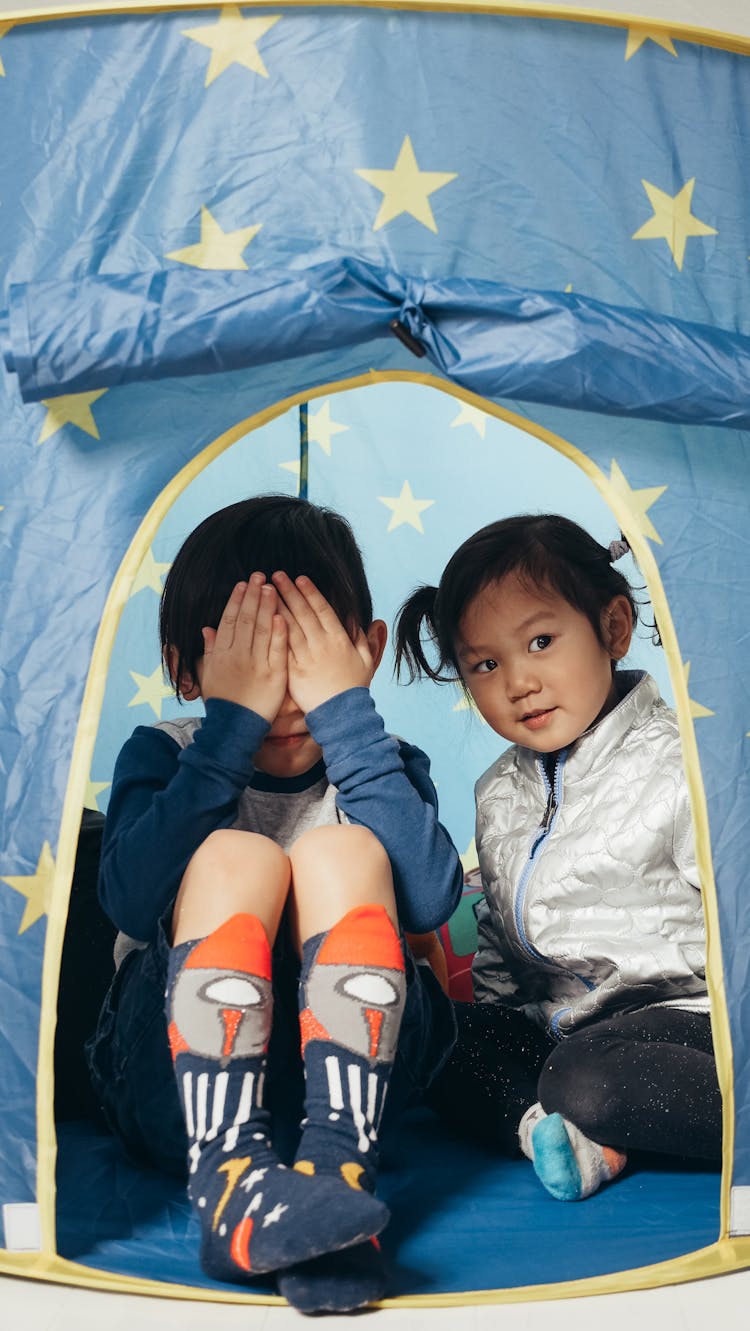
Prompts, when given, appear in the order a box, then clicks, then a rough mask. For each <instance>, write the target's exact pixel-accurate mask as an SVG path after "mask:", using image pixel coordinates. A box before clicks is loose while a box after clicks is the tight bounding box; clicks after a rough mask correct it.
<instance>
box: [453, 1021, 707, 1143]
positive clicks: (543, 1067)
mask: <svg viewBox="0 0 750 1331" xmlns="http://www.w3.org/2000/svg"><path fill="white" fill-rule="evenodd" d="M456 1019H457V1022H458V1042H457V1044H456V1047H455V1049H454V1051H453V1054H452V1055H451V1057H450V1059H449V1060H448V1063H447V1064H446V1066H445V1067H444V1069H443V1070H442V1072H441V1073H440V1075H439V1077H438V1078H437V1080H436V1081H435V1082H434V1083H433V1085H432V1086H431V1088H430V1091H429V1096H428V1103H429V1104H430V1105H431V1106H432V1107H433V1108H434V1109H435V1110H436V1111H437V1112H438V1113H439V1114H440V1116H441V1117H442V1118H444V1119H445V1120H446V1122H448V1123H449V1124H450V1125H451V1126H452V1127H454V1128H457V1129H458V1130H459V1131H461V1132H464V1133H466V1135H468V1136H471V1137H472V1138H473V1139H474V1140H479V1141H482V1142H483V1143H484V1144H485V1145H488V1146H491V1147H494V1148H495V1149H500V1150H503V1151H506V1152H511V1153H513V1152H516V1151H517V1150H518V1138H517V1135H516V1134H517V1129H518V1124H519V1122H520V1120H521V1117H522V1116H523V1114H524V1112H525V1110H526V1109H528V1107H529V1105H531V1104H534V1103H535V1102H536V1101H537V1100H539V1101H540V1102H541V1104H542V1107H543V1108H544V1109H545V1110H546V1111H547V1113H548V1114H550V1113H553V1112H555V1111H557V1112H558V1113H560V1114H562V1115H564V1117H565V1118H567V1119H569V1121H570V1122H571V1123H575V1124H576V1126H577V1127H578V1128H580V1129H581V1131H582V1132H584V1133H585V1134H586V1136H587V1137H590V1138H591V1139H592V1141H596V1142H599V1143H600V1144H601V1145H602V1146H613V1147H615V1148H616V1149H618V1150H621V1151H628V1150H638V1151H655V1152H658V1153H663V1154H667V1155H679V1156H686V1157H689V1158H692V1159H698V1160H713V1161H719V1160H721V1096H720V1094H719V1087H718V1082H717V1079H716V1063H715V1060H714V1053H713V1044H712V1041H711V1023H710V1019H709V1017H708V1016H707V1015H705V1014H704V1013H694V1012H687V1011H681V1010H680V1009H678V1008H669V1007H649V1008H642V1009H641V1010H640V1011H639V1012H630V1013H624V1014H621V1015H619V1016H616V1017H614V1018H611V1019H609V1020H606V1021H605V1020H603V1021H598V1022H594V1023H593V1024H592V1025H590V1026H585V1027H583V1028H582V1029H581V1030H580V1031H577V1032H576V1033H575V1034H573V1035H569V1036H567V1037H566V1038H565V1039H564V1040H562V1041H561V1042H560V1043H559V1044H557V1043H555V1042H554V1041H553V1040H552V1039H551V1038H550V1037H549V1036H547V1035H546V1034H545V1033H544V1032H543V1031H541V1030H540V1029H539V1028H538V1027H537V1026H535V1025H533V1024H532V1023H531V1022H529V1021H527V1019H526V1018H525V1017H524V1016H523V1014H522V1013H520V1012H516V1011H515V1010H514V1009H512V1008H506V1007H501V1006H500V1005H499V1004H494V1003H482V1004H473V1003H457V1004H456Z"/></svg>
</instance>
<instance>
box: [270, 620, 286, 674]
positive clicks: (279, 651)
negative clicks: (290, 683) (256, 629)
mask: <svg viewBox="0 0 750 1331" xmlns="http://www.w3.org/2000/svg"><path fill="white" fill-rule="evenodd" d="M287 654H288V646H287V629H286V623H285V621H284V617H283V615H280V614H279V613H278V612H277V613H276V614H275V615H274V617H273V622H272V624H271V640H270V643H269V647H268V664H269V665H270V667H271V669H272V670H273V671H274V673H276V674H280V673H281V672H282V671H283V673H284V674H286V669H287Z"/></svg>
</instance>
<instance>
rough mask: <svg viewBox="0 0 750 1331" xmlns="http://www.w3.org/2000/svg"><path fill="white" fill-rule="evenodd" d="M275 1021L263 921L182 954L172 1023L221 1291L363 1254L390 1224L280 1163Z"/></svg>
mask: <svg viewBox="0 0 750 1331" xmlns="http://www.w3.org/2000/svg"><path fill="white" fill-rule="evenodd" d="M271 1016H272V1000H271V952H270V948H269V945H268V940H267V938H266V935H265V931H264V929H263V926H262V925H261V923H260V921H259V920H258V919H257V918H256V917H255V916H254V915H235V916H233V917H232V918H231V919H230V920H227V921H226V923H225V924H223V925H222V926H221V927H220V928H219V929H217V930H215V932H214V933H212V934H209V935H208V937H207V938H204V939H201V940H200V941H199V942H197V943H185V944H181V945H179V946H178V947H175V948H173V949H172V953H171V955H170V966H169V977H168V986H167V1022H168V1028H169V1042H170V1047H171V1050H172V1058H173V1061H174V1070H175V1077H176V1079H177V1088H178V1093H179V1096H180V1101H181V1104H182V1109H183V1114H184V1116H185V1126H186V1129H187V1135H188V1139H189V1143H190V1146H189V1151H188V1160H189V1181H188V1193H189V1196H190V1200H191V1202H192V1204H193V1207H194V1208H195V1211H196V1214H197V1215H198V1217H199V1219H200V1222H201V1230H202V1241H201V1265H202V1267H203V1269H204V1270H205V1271H206V1273H207V1274H208V1275H210V1276H213V1277H214V1278H215V1279H217V1280H232V1281H237V1280H240V1281H242V1280H246V1279H248V1278H249V1277H252V1276H253V1275H254V1274H261V1273H263V1272H267V1271H275V1270H278V1269H280V1268H283V1267H285V1266H290V1265H292V1264H293V1263H296V1262H301V1261H306V1260H309V1259H310V1258H312V1257H315V1256H318V1255H320V1254H322V1253H327V1252H332V1251H334V1250H336V1249H339V1248H344V1247H347V1246H349V1245H350V1244H357V1243H361V1242H363V1241H364V1240H367V1239H369V1238H370V1237H371V1236H372V1235H373V1234H376V1233H378V1232H379V1230H380V1229H382V1228H383V1226H384V1225H385V1224H386V1222H387V1219H388V1211H387V1208H386V1207H385V1206H383V1205H382V1203H380V1202H378V1201H376V1200H375V1198H374V1197H370V1196H367V1194H364V1193H360V1194H358V1195H357V1197H356V1198H355V1202H356V1204H355V1205H354V1206H353V1207H352V1206H351V1205H350V1204H349V1199H350V1198H351V1196H352V1194H351V1191H350V1190H349V1189H348V1188H346V1186H345V1184H344V1183H343V1182H342V1181H338V1180H334V1179H331V1178H320V1179H317V1178H309V1177H305V1176H304V1175H302V1174H300V1173H295V1172H294V1171H293V1170H291V1169H286V1168H285V1167H284V1166H283V1165H282V1164H280V1163H279V1161H278V1159H277V1157H276V1155H275V1154H274V1152H273V1150H272V1148H271V1143H270V1132H269V1126H270V1125H269V1118H268V1113H267V1111H266V1109H265V1108H264V1105H263V1082H264V1076H265V1062H266V1049H267V1046H268V1038H269V1035H270V1030H271ZM342 1199H343V1200H345V1201H346V1202H347V1206H346V1209H345V1210H343V1209H342V1206H341V1202H342Z"/></svg>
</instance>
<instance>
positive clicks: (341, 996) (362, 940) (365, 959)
mask: <svg viewBox="0 0 750 1331" xmlns="http://www.w3.org/2000/svg"><path fill="white" fill-rule="evenodd" d="M405 997H406V981H405V977H404V958H403V953H402V950H401V942H400V940H399V936H398V934H397V932H396V930H395V929H394V927H393V925H392V924H391V921H390V919H389V918H388V915H387V912H386V911H385V910H384V909H383V907H382V906H369V905H368V906H357V907H355V908H354V910H350V911H349V912H348V914H346V915H345V916H344V917H343V919H341V920H339V921H338V923H337V924H335V925H334V926H333V928H332V929H330V930H329V931H328V933H326V934H318V935H316V936H315V937H314V938H310V939H308V940H307V942H306V943H305V945H304V948H303V952H302V973H301V975H300V1033H301V1037H302V1055H303V1058H304V1063H305V1119H304V1121H303V1124H302V1128H303V1131H302V1138H301V1140H300V1144H299V1149H298V1151H297V1159H296V1161H295V1165H294V1168H295V1169H296V1170H299V1171H300V1172H302V1173H306V1174H309V1175H320V1174H330V1175H334V1176H335V1177H337V1178H343V1179H344V1180H345V1182H347V1183H348V1184H349V1186H350V1187H351V1188H352V1189H354V1190H359V1189H360V1188H366V1189H367V1190H368V1191H370V1192H373V1191H374V1189H375V1177H376V1173H377V1163H378V1158H377V1138H378V1125H379V1122H380V1117H381V1114H382V1112H383V1105H384V1102H385V1095H386V1091H387V1089H388V1082H389V1079H390V1075H391V1068H392V1067H393V1060H394V1058H395V1056H396V1045H397V1042H398V1034H399V1028H400V1026H401V1015H402V1013H403V1008H404V1000H405Z"/></svg>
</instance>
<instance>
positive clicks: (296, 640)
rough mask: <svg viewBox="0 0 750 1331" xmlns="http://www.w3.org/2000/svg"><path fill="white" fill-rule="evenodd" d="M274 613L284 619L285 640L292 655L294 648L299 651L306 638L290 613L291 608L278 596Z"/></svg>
mask: <svg viewBox="0 0 750 1331" xmlns="http://www.w3.org/2000/svg"><path fill="white" fill-rule="evenodd" d="M276 613H277V614H279V615H281V618H282V619H283V621H284V624H285V626H286V637H287V642H288V644H289V650H290V651H291V653H292V655H294V653H295V648H296V649H297V651H298V652H299V651H300V650H301V649H302V648H303V647H304V646H305V643H306V642H307V639H306V637H305V635H304V633H303V632H302V629H301V628H300V626H299V624H298V623H297V621H296V619H295V618H294V615H293V614H292V612H291V610H290V609H289V607H288V606H287V605H285V603H284V601H283V600H282V599H281V598H279V603H278V606H277V611H276Z"/></svg>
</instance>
